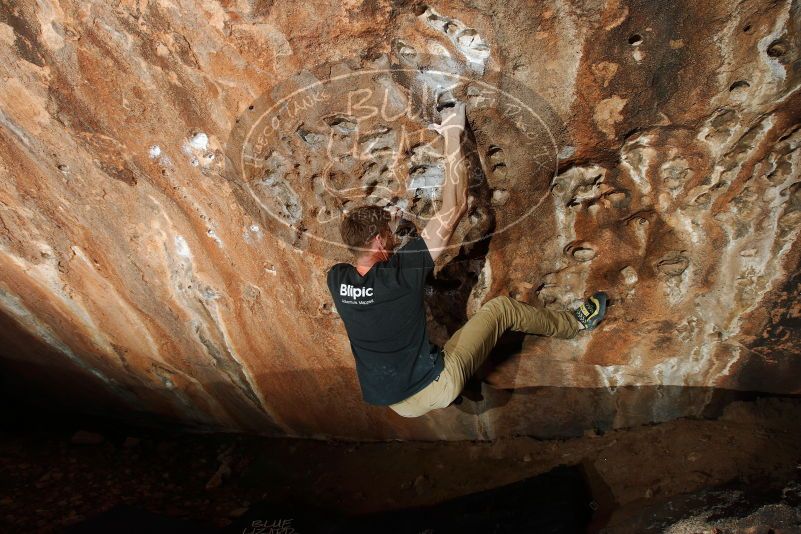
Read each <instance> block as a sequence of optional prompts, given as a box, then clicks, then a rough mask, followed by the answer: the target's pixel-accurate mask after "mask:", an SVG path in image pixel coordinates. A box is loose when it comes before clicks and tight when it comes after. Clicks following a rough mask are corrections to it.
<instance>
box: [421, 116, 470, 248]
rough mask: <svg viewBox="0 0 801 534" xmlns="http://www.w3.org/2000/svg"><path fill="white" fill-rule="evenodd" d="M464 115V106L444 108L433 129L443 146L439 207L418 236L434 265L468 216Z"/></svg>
mask: <svg viewBox="0 0 801 534" xmlns="http://www.w3.org/2000/svg"><path fill="white" fill-rule="evenodd" d="M464 115H465V111H464V104H463V103H461V102H460V103H457V104H456V105H455V106H454V107H453V108H445V110H443V114H442V124H441V125H439V126H438V127H436V128H435V129H436V131H438V132H439V133H440V134H441V135H442V136H443V138H444V143H445V179H444V181H443V184H442V205H441V206H440V207H439V210H437V213H436V214H435V215H434V217H433V218H432V219H431V220H430V221H428V223H427V224H426V226H425V228H424V229H423V232H422V234H421V236H422V237H423V240H424V241H425V242H426V246H427V247H428V251H429V252H430V253H431V258H432V259H433V260H434V261H436V259H437V258H438V257H439V255H440V254H441V253H442V251H443V250H444V249H445V247H446V246H448V242H449V241H450V239H451V236H452V235H453V231H454V230H455V229H456V226H457V225H458V224H459V221H460V220H461V218H462V217H463V216H464V214H465V213H466V212H467V161H466V159H465V157H464V150H463V148H462V133H463V132H464V125H465V116H464Z"/></svg>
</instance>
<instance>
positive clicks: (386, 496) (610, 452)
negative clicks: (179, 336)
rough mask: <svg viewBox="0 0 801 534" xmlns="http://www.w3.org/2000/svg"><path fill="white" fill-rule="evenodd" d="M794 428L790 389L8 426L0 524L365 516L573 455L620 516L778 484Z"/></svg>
mask: <svg viewBox="0 0 801 534" xmlns="http://www.w3.org/2000/svg"><path fill="white" fill-rule="evenodd" d="M78 430H84V431H86V432H80V433H78V434H76V431H78ZM800 438H801V399H797V398H789V399H788V398H782V399H779V398H762V399H757V400H756V401H755V402H736V403H733V404H732V405H730V406H729V407H728V408H727V409H726V410H725V412H724V414H723V415H722V416H721V417H720V418H719V419H715V420H696V419H681V420H675V421H671V422H666V423H662V424H655V425H649V426H643V427H637V428H632V429H626V430H615V431H610V432H607V433H604V434H603V435H597V434H594V433H593V434H587V435H585V436H584V437H581V438H573V439H566V440H550V441H542V440H535V439H530V438H526V437H517V438H509V439H499V440H497V441H494V442H399V441H391V442H369V443H355V442H352V443H348V442H330V441H321V440H307V439H284V438H282V439H276V438H265V437H258V436H243V435H235V434H188V433H180V432H164V431H155V430H153V429H150V430H143V429H138V430H136V431H133V430H130V429H127V430H126V429H124V428H119V427H116V428H102V429H101V428H97V427H94V428H93V427H91V425H88V426H87V427H85V428H72V429H69V428H64V425H60V426H59V427H58V428H56V427H53V428H43V427H41V426H39V427H31V426H30V425H29V426H28V427H25V428H16V429H12V428H10V427H8V426H6V427H5V428H4V432H3V438H2V441H1V442H0V488H2V493H0V530H1V531H8V532H11V531H31V530H35V531H38V532H43V531H58V530H60V529H61V528H62V527H63V526H65V525H70V524H77V523H80V522H81V521H83V520H84V519H86V518H90V517H92V516H93V515H95V514H97V513H99V512H102V511H104V510H108V509H111V508H113V507H115V506H119V505H121V504H126V505H129V506H135V507H136V508H137V509H142V510H147V511H149V512H153V513H156V514H160V515H164V516H169V517H175V518H191V519H192V520H195V521H199V522H202V523H204V524H207V525H214V526H217V527H223V526H226V525H229V524H231V523H232V522H234V521H235V520H236V518H237V517H239V516H241V515H243V514H244V513H245V512H246V511H247V510H248V508H249V507H250V506H252V505H253V503H256V502H260V501H264V500H270V501H272V502H287V503H309V504H311V505H314V506H317V507H321V508H324V509H330V510H336V511H338V512H341V513H345V514H361V513H368V512H377V511H382V510H391V509H399V508H406V507H410V506H418V505H428V504H433V503H437V502H441V501H443V500H446V499H450V498H454V497H457V496H462V495H467V494H471V493H475V492H478V491H482V490H487V489H490V488H496V487H499V486H503V485H505V484H509V483H512V482H515V481H519V480H522V479H526V478H529V477H533V476H535V475H539V474H542V473H546V472H548V471H550V470H552V469H554V468H555V467H557V466H559V465H579V466H581V468H582V470H583V472H584V473H586V476H587V480H588V483H589V485H590V486H591V487H592V494H593V499H594V501H595V502H592V503H591V506H592V508H593V509H594V510H597V511H598V513H599V514H602V515H604V516H605V517H603V518H600V519H598V518H596V519H598V521H602V523H606V524H611V525H615V524H616V522H618V523H621V522H622V521H624V518H625V517H626V516H627V515H630V514H631V510H632V509H636V508H637V507H643V506H650V505H652V504H653V503H654V502H658V501H659V500H660V499H667V498H670V497H672V496H676V495H680V494H685V493H689V492H694V491H698V490H701V489H703V488H710V487H714V486H717V485H720V484H725V483H730V482H732V481H737V482H738V483H740V484H745V485H750V484H754V485H756V484H759V485H766V484H767V485H771V484H773V485H781V484H784V483H785V482H786V481H787V480H789V479H792V478H794V477H797V475H798V470H799V467H801V466H799V464H800V463H801V447H799V443H801V439H800ZM101 440H102V441H101ZM596 515H597V514H596ZM610 517H611V519H610ZM598 521H596V523H597V522H598ZM599 524H600V523H599Z"/></svg>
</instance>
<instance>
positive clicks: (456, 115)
mask: <svg viewBox="0 0 801 534" xmlns="http://www.w3.org/2000/svg"><path fill="white" fill-rule="evenodd" d="M440 116H441V117H442V120H441V121H440V124H430V125H429V126H428V127H429V128H430V129H431V130H434V131H435V132H437V133H438V134H440V135H442V136H443V137H445V136H446V134H448V135H456V136H459V135H461V133H462V132H463V131H464V126H465V106H464V102H456V104H454V105H453V106H451V107H449V108H444V109H443V110H442V111H441V112H440Z"/></svg>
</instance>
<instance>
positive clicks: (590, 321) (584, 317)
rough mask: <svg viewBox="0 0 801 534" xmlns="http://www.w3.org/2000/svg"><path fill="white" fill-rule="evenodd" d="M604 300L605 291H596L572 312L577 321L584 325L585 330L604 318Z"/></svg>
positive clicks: (593, 326) (596, 324)
mask: <svg viewBox="0 0 801 534" xmlns="http://www.w3.org/2000/svg"><path fill="white" fill-rule="evenodd" d="M606 300H607V297H606V293H604V292H603V291H597V292H596V293H595V294H593V296H591V297H590V298H588V299H587V300H585V301H584V303H583V304H582V305H581V306H579V307H578V308H576V310H575V311H574V312H573V314H574V315H575V316H576V319H578V322H580V323H581V324H582V325H584V329H585V330H592V329H593V328H595V327H596V326H598V323H600V322H601V320H602V319H603V318H604V315H605V314H606Z"/></svg>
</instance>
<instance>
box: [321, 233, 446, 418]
mask: <svg viewBox="0 0 801 534" xmlns="http://www.w3.org/2000/svg"><path fill="white" fill-rule="evenodd" d="M433 269H434V260H433V259H432V258H431V253H430V252H429V251H428V247H427V246H426V243H425V241H424V240H423V238H422V237H415V238H413V239H411V240H410V241H409V242H408V243H406V244H405V245H404V246H403V247H401V248H399V249H398V250H396V251H395V253H394V254H393V255H392V256H391V257H390V258H389V260H387V261H383V262H378V263H376V264H374V265H373V266H372V268H371V269H370V270H369V271H368V272H367V273H365V275H364V276H362V275H360V274H359V273H358V271H356V268H355V267H354V266H353V265H351V264H349V263H337V264H336V265H334V266H333V267H331V268H330V269H329V270H328V289H329V291H331V296H332V297H333V298H334V304H335V306H336V308H337V312H338V313H339V316H340V317H341V318H342V321H343V322H344V323H345V330H346V331H347V333H348V338H350V346H351V351H352V352H353V356H354V358H355V360H356V374H357V375H358V377H359V384H360V385H361V389H362V397H363V398H364V401H365V402H367V403H369V404H376V405H381V406H387V405H390V404H395V403H396V402H400V401H402V400H403V399H405V398H407V397H409V396H411V395H414V394H415V393H417V392H418V391H420V390H421V389H423V388H424V387H426V386H427V385H428V384H430V383H431V381H432V380H434V378H436V377H438V376H439V374H440V373H441V372H442V369H443V368H444V360H443V356H442V351H441V349H440V347H438V346H436V345H433V344H431V343H430V342H429V339H428V331H427V330H426V310H425V305H424V304H423V287H424V285H425V280H426V276H428V274H429V273H430V272H431V271H432V270H433Z"/></svg>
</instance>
